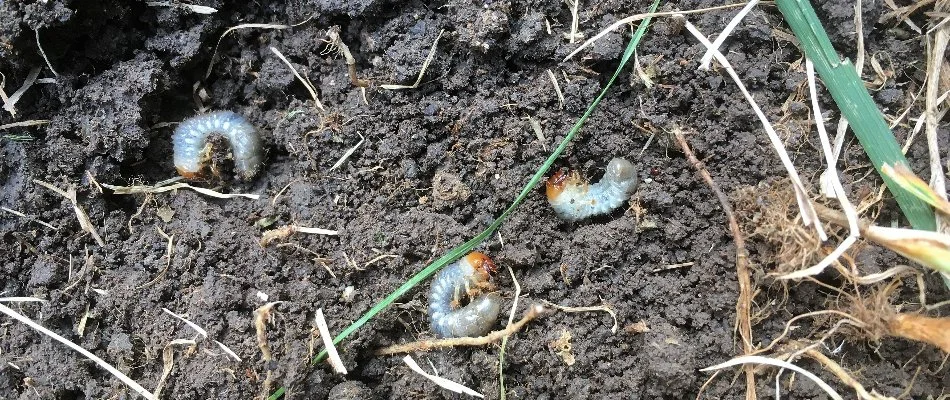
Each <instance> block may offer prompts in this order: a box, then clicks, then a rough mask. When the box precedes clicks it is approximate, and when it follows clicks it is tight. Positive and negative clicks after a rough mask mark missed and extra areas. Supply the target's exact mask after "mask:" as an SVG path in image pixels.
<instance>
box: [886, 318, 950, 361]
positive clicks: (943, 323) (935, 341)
mask: <svg viewBox="0 0 950 400" xmlns="http://www.w3.org/2000/svg"><path fill="white" fill-rule="evenodd" d="M888 328H890V330H891V334H893V335H897V336H900V337H903V338H906V339H911V340H916V341H918V342H924V343H929V344H932V345H934V346H937V347H938V348H940V350H942V351H943V352H944V353H950V334H948V333H947V332H950V318H946V317H945V318H935V317H927V316H923V315H916V314H897V315H896V316H895V317H894V318H893V319H892V320H891V321H890V323H889V324H888Z"/></svg>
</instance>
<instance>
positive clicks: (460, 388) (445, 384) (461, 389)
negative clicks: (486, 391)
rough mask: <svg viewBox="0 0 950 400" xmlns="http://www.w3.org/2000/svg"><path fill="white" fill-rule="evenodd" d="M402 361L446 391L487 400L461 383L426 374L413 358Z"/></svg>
mask: <svg viewBox="0 0 950 400" xmlns="http://www.w3.org/2000/svg"><path fill="white" fill-rule="evenodd" d="M402 361H403V362H405V363H406V365H408V366H409V369H411V370H412V371H413V372H415V373H417V374H419V375H422V376H423V377H425V378H426V379H428V380H430V381H432V382H433V383H435V384H436V385H439V386H441V387H442V388H444V389H447V390H451V391H453V392H455V393H463V394H467V395H469V396H474V397H478V398H482V399H484V398H485V396H484V395H482V394H481V393H478V392H476V391H474V390H472V389H469V388H468V387H466V386H465V385H462V384H461V383H456V382H453V381H450V380H448V379H445V378H443V377H441V376H435V375H432V374H430V373H428V372H426V371H425V370H423V369H422V367H420V366H419V364H416V360H413V359H412V356H405V357H403V358H402Z"/></svg>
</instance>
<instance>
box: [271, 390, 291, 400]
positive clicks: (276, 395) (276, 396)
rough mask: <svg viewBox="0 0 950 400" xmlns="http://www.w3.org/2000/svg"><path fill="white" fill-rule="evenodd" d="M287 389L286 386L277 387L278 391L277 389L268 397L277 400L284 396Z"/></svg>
mask: <svg viewBox="0 0 950 400" xmlns="http://www.w3.org/2000/svg"><path fill="white" fill-rule="evenodd" d="M285 391H287V389H284V388H280V389H277V391H275V392H274V393H272V394H271V395H270V396H268V397H267V400H277V399H279V398H281V397H283V395H284V392H285Z"/></svg>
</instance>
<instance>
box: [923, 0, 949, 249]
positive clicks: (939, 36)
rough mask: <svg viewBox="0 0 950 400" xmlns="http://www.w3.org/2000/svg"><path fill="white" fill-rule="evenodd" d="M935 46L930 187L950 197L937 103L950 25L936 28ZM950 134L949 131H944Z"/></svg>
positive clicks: (941, 223) (930, 77)
mask: <svg viewBox="0 0 950 400" xmlns="http://www.w3.org/2000/svg"><path fill="white" fill-rule="evenodd" d="M934 8H935V9H936V10H940V11H947V10H946V9H947V8H950V7H948V5H947V3H946V2H945V1H938V2H937V5H936V6H935V7H934ZM933 35H934V40H933V48H932V49H931V52H929V53H928V56H930V57H928V58H927V97H926V102H927V111H926V114H927V148H928V152H929V155H930V187H931V188H933V191H934V192H936V194H937V196H939V198H940V199H942V200H943V202H944V203H946V201H947V183H946V178H945V177H944V172H943V163H942V162H941V157H940V149H939V145H938V144H937V125H938V122H939V120H938V119H937V114H938V111H937V106H938V105H940V104H943V102H942V101H939V100H938V99H937V97H938V95H939V92H940V80H941V79H940V78H941V77H940V74H941V72H943V69H944V68H943V66H944V63H946V62H947V61H946V57H945V54H946V51H947V42H948V41H950V26H947V25H943V26H941V27H940V28H939V29H937V30H935V31H934V34H933ZM944 135H946V134H944ZM936 218H937V221H936V222H937V231H938V232H945V233H950V220H948V219H947V218H950V217H942V216H940V215H937V216H936Z"/></svg>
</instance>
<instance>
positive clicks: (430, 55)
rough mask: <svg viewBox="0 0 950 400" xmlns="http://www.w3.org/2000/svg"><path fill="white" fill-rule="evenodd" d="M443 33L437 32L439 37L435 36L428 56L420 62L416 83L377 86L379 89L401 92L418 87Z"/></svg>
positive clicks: (442, 31) (443, 31)
mask: <svg viewBox="0 0 950 400" xmlns="http://www.w3.org/2000/svg"><path fill="white" fill-rule="evenodd" d="M443 33H445V30H444V29H443V30H440V31H439V36H436V38H435V42H433V43H432V47H431V48H430V49H429V55H428V56H426V60H425V61H424V62H422V69H420V70H419V76H417V77H416V81H415V82H413V84H412V85H408V86H407V85H379V87H381V88H383V89H386V90H401V89H415V88H417V87H419V84H420V83H422V77H423V76H424V75H425V73H426V69H428V68H429V63H431V62H432V59H433V58H434V57H435V48H436V45H438V44H439V39H442V34H443Z"/></svg>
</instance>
